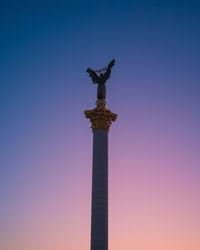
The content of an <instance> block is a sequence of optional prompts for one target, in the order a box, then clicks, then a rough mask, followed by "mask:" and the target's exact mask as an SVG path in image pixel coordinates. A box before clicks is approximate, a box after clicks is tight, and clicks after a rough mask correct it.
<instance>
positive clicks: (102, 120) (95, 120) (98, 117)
mask: <svg viewBox="0 0 200 250" xmlns="http://www.w3.org/2000/svg"><path fill="white" fill-rule="evenodd" d="M84 113H85V116H86V118H88V119H90V122H91V124H92V126H91V128H92V131H94V130H97V129H104V130H107V131H108V132H109V128H110V126H111V124H112V122H114V121H115V120H116V119H117V115H116V114H114V113H112V112H111V111H110V110H108V109H107V106H106V102H105V100H103V99H99V100H97V101H96V108H95V109H92V110H85V111H84Z"/></svg>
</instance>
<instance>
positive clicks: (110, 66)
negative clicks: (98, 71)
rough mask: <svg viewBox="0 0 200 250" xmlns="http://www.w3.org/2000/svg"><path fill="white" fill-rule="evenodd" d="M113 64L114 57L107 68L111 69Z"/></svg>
mask: <svg viewBox="0 0 200 250" xmlns="http://www.w3.org/2000/svg"><path fill="white" fill-rule="evenodd" d="M114 65H115V59H112V61H111V62H110V63H109V64H108V67H107V68H108V69H111V68H112V67H113V66H114Z"/></svg>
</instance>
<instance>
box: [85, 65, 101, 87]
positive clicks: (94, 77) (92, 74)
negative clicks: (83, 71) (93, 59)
mask: <svg viewBox="0 0 200 250" xmlns="http://www.w3.org/2000/svg"><path fill="white" fill-rule="evenodd" d="M87 72H88V73H89V76H90V77H91V78H92V82H93V83H94V84H95V83H98V79H99V77H98V75H97V74H96V73H95V72H94V70H92V69H90V68H88V69H87Z"/></svg>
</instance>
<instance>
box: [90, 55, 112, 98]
mask: <svg viewBox="0 0 200 250" xmlns="http://www.w3.org/2000/svg"><path fill="white" fill-rule="evenodd" d="M114 64H115V60H114V59H113V60H112V61H111V62H110V63H109V64H108V66H107V67H105V68H103V69H101V70H96V71H94V70H92V69H90V68H88V69H87V72H88V73H89V75H90V77H91V78H92V82H93V83H94V84H95V83H97V84H98V89H97V100H102V99H103V100H105V99H106V85H105V83H106V81H107V80H108V79H109V77H110V74H111V68H112V67H113V66H114ZM103 71H106V72H105V73H104V74H103V73H100V75H99V76H98V75H97V74H96V73H99V72H103Z"/></svg>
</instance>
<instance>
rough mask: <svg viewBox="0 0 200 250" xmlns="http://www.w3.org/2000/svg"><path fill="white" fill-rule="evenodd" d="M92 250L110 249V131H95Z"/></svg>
mask: <svg viewBox="0 0 200 250" xmlns="http://www.w3.org/2000/svg"><path fill="white" fill-rule="evenodd" d="M92 165H93V169H92V218H91V250H107V249H108V132H107V131H106V130H95V131H94V133H93V164H92Z"/></svg>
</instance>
